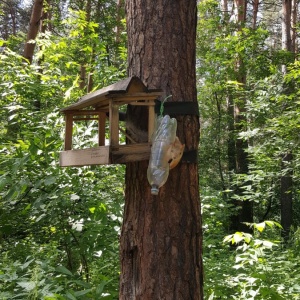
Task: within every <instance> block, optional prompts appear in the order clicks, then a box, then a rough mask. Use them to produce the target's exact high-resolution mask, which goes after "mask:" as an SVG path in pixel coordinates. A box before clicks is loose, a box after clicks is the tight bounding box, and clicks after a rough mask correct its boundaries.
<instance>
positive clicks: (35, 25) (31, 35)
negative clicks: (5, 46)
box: [24, 0, 43, 63]
mask: <svg viewBox="0 0 300 300" xmlns="http://www.w3.org/2000/svg"><path fill="white" fill-rule="evenodd" d="M42 13H43V0H35V1H34V5H33V9H32V14H31V18H30V24H29V30H28V34H27V39H26V43H25V49H24V57H25V58H26V59H28V61H29V62H30V63H32V58H33V53H34V48H35V43H32V42H31V41H32V40H35V38H36V36H37V34H38V32H39V29H40V22H41V20H42Z"/></svg>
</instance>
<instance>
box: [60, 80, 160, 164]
mask: <svg viewBox="0 0 300 300" xmlns="http://www.w3.org/2000/svg"><path fill="white" fill-rule="evenodd" d="M161 95H162V92H161V90H158V89H148V88H147V87H146V86H145V85H144V83H143V82H142V81H141V80H140V79H139V78H138V77H129V78H127V79H125V80H122V81H119V82H117V83H115V84H112V85H110V86H108V87H105V88H103V89H100V90H97V91H95V92H92V93H90V94H87V95H85V96H83V97H82V98H81V99H79V101H78V102H76V103H74V104H72V105H70V106H68V107H66V108H63V109H62V110H61V112H62V113H64V115H65V121H66V125H65V126H66V129H65V147H64V148H65V149H64V150H65V151H62V152H61V153H60V166H62V167H69V166H87V165H104V164H119V163H120V164H122V163H127V162H132V161H141V160H147V159H149V156H150V148H151V143H150V142H151V136H152V133H153V131H154V126H155V111H154V107H155V100H156V99H157V98H158V97H159V96H161ZM127 104H130V105H139V106H146V107H148V143H132V141H131V144H127V145H126V144H124V145H123V144H120V142H119V135H120V129H119V107H120V106H121V105H127ZM107 116H108V118H109V145H107V146H106V145H105V125H106V118H107ZM82 120H97V121H98V146H97V147H94V148H87V149H72V139H73V123H74V122H75V121H82Z"/></svg>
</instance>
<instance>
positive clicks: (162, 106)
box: [159, 95, 172, 116]
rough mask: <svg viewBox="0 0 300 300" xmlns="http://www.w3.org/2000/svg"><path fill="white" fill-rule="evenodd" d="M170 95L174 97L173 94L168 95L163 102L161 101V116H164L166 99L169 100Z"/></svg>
mask: <svg viewBox="0 0 300 300" xmlns="http://www.w3.org/2000/svg"><path fill="white" fill-rule="evenodd" d="M170 97H172V95H169V96H167V97H166V98H165V99H164V100H163V101H162V103H161V105H160V110H159V113H160V115H161V116H162V115H163V113H164V104H165V102H166V100H167V99H168V98H170Z"/></svg>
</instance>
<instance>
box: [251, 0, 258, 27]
mask: <svg viewBox="0 0 300 300" xmlns="http://www.w3.org/2000/svg"><path fill="white" fill-rule="evenodd" d="M258 7H259V0H253V18H252V28H253V29H256V25H257V15H258Z"/></svg>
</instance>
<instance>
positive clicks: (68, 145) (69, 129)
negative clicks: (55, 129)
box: [65, 114, 73, 150]
mask: <svg viewBox="0 0 300 300" xmlns="http://www.w3.org/2000/svg"><path fill="white" fill-rule="evenodd" d="M72 137H73V114H67V115H66V127H65V150H71V149H72Z"/></svg>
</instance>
